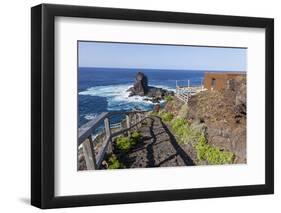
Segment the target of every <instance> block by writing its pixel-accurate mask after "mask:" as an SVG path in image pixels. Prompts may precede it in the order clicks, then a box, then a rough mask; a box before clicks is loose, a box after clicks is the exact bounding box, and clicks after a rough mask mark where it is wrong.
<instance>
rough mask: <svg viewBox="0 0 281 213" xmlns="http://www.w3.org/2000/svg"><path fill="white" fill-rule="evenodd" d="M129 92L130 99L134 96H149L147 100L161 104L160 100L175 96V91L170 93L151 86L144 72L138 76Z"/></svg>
mask: <svg viewBox="0 0 281 213" xmlns="http://www.w3.org/2000/svg"><path fill="white" fill-rule="evenodd" d="M127 91H129V92H130V94H129V97H130V96H134V95H139V96H147V97H148V99H147V100H148V101H152V102H159V100H161V99H163V98H164V97H165V96H168V95H174V92H173V91H168V90H165V89H163V88H159V87H152V86H149V85H148V78H147V76H146V75H145V74H144V73H142V72H138V73H137V74H136V78H135V82H134V85H133V86H132V87H130V88H129V89H128V90H127Z"/></svg>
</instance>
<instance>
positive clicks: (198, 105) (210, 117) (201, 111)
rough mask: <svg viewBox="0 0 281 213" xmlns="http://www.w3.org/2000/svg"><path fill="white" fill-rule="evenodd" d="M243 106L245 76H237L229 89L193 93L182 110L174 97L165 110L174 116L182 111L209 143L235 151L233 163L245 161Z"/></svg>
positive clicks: (245, 116) (245, 115) (245, 118)
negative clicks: (199, 129) (200, 127)
mask: <svg viewBox="0 0 281 213" xmlns="http://www.w3.org/2000/svg"><path fill="white" fill-rule="evenodd" d="M246 106H247V103H246V78H245V77H237V78H236V79H235V80H234V81H233V82H232V84H231V87H229V88H228V89H225V90H223V91H203V92H200V93H198V94H197V95H195V96H192V97H191V98H190V99H189V102H188V105H187V106H186V109H184V113H183V112H180V110H179V109H181V108H183V107H182V103H181V102H180V101H177V100H175V101H173V102H170V103H168V104H167V105H166V106H165V109H166V110H167V111H169V112H172V113H173V114H174V115H177V114H179V113H183V115H182V116H184V117H185V119H187V120H188V122H189V123H190V124H193V123H200V124H201V125H202V126H203V127H204V128H202V129H204V131H205V135H206V138H207V140H208V143H209V144H211V145H212V146H214V147H218V148H219V149H221V150H226V151H230V152H232V153H234V155H235V161H234V163H246V123H247V109H246ZM181 111H182V110H181Z"/></svg>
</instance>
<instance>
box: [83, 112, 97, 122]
mask: <svg viewBox="0 0 281 213" xmlns="http://www.w3.org/2000/svg"><path fill="white" fill-rule="evenodd" d="M95 117H97V114H96V113H90V114H87V115H85V116H84V118H85V119H87V120H92V119H94V118H95Z"/></svg>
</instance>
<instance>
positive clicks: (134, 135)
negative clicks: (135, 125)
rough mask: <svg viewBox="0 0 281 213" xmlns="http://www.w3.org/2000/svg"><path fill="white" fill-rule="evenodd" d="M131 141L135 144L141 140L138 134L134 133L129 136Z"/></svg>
mask: <svg viewBox="0 0 281 213" xmlns="http://www.w3.org/2000/svg"><path fill="white" fill-rule="evenodd" d="M131 139H133V140H134V141H135V142H138V141H139V140H140V139H141V134H140V132H138V131H134V132H133V133H132V135H131Z"/></svg>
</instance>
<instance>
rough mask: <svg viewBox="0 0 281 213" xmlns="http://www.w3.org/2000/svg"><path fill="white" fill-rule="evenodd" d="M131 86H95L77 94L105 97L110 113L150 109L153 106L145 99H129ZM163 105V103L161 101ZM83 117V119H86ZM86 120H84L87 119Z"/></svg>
mask: <svg viewBox="0 0 281 213" xmlns="http://www.w3.org/2000/svg"><path fill="white" fill-rule="evenodd" d="M131 86H132V85H131V84H118V85H110V86H95V87H90V88H88V89H87V90H85V91H82V92H80V93H79V95H90V96H99V97H105V98H106V99H107V101H108V107H107V109H108V110H110V111H118V110H132V109H135V108H138V109H140V110H146V109H149V108H151V106H153V105H154V104H153V103H152V102H150V101H146V100H144V99H145V98H147V97H145V96H144V97H141V96H132V97H129V94H130V92H127V90H128V89H129V88H130V87H131ZM153 86H155V87H161V88H163V89H168V90H173V89H171V88H169V87H167V86H162V85H153ZM161 102H162V103H163V101H161ZM86 116H87V118H91V115H86ZM86 116H85V118H86ZM87 118H86V119H87Z"/></svg>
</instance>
